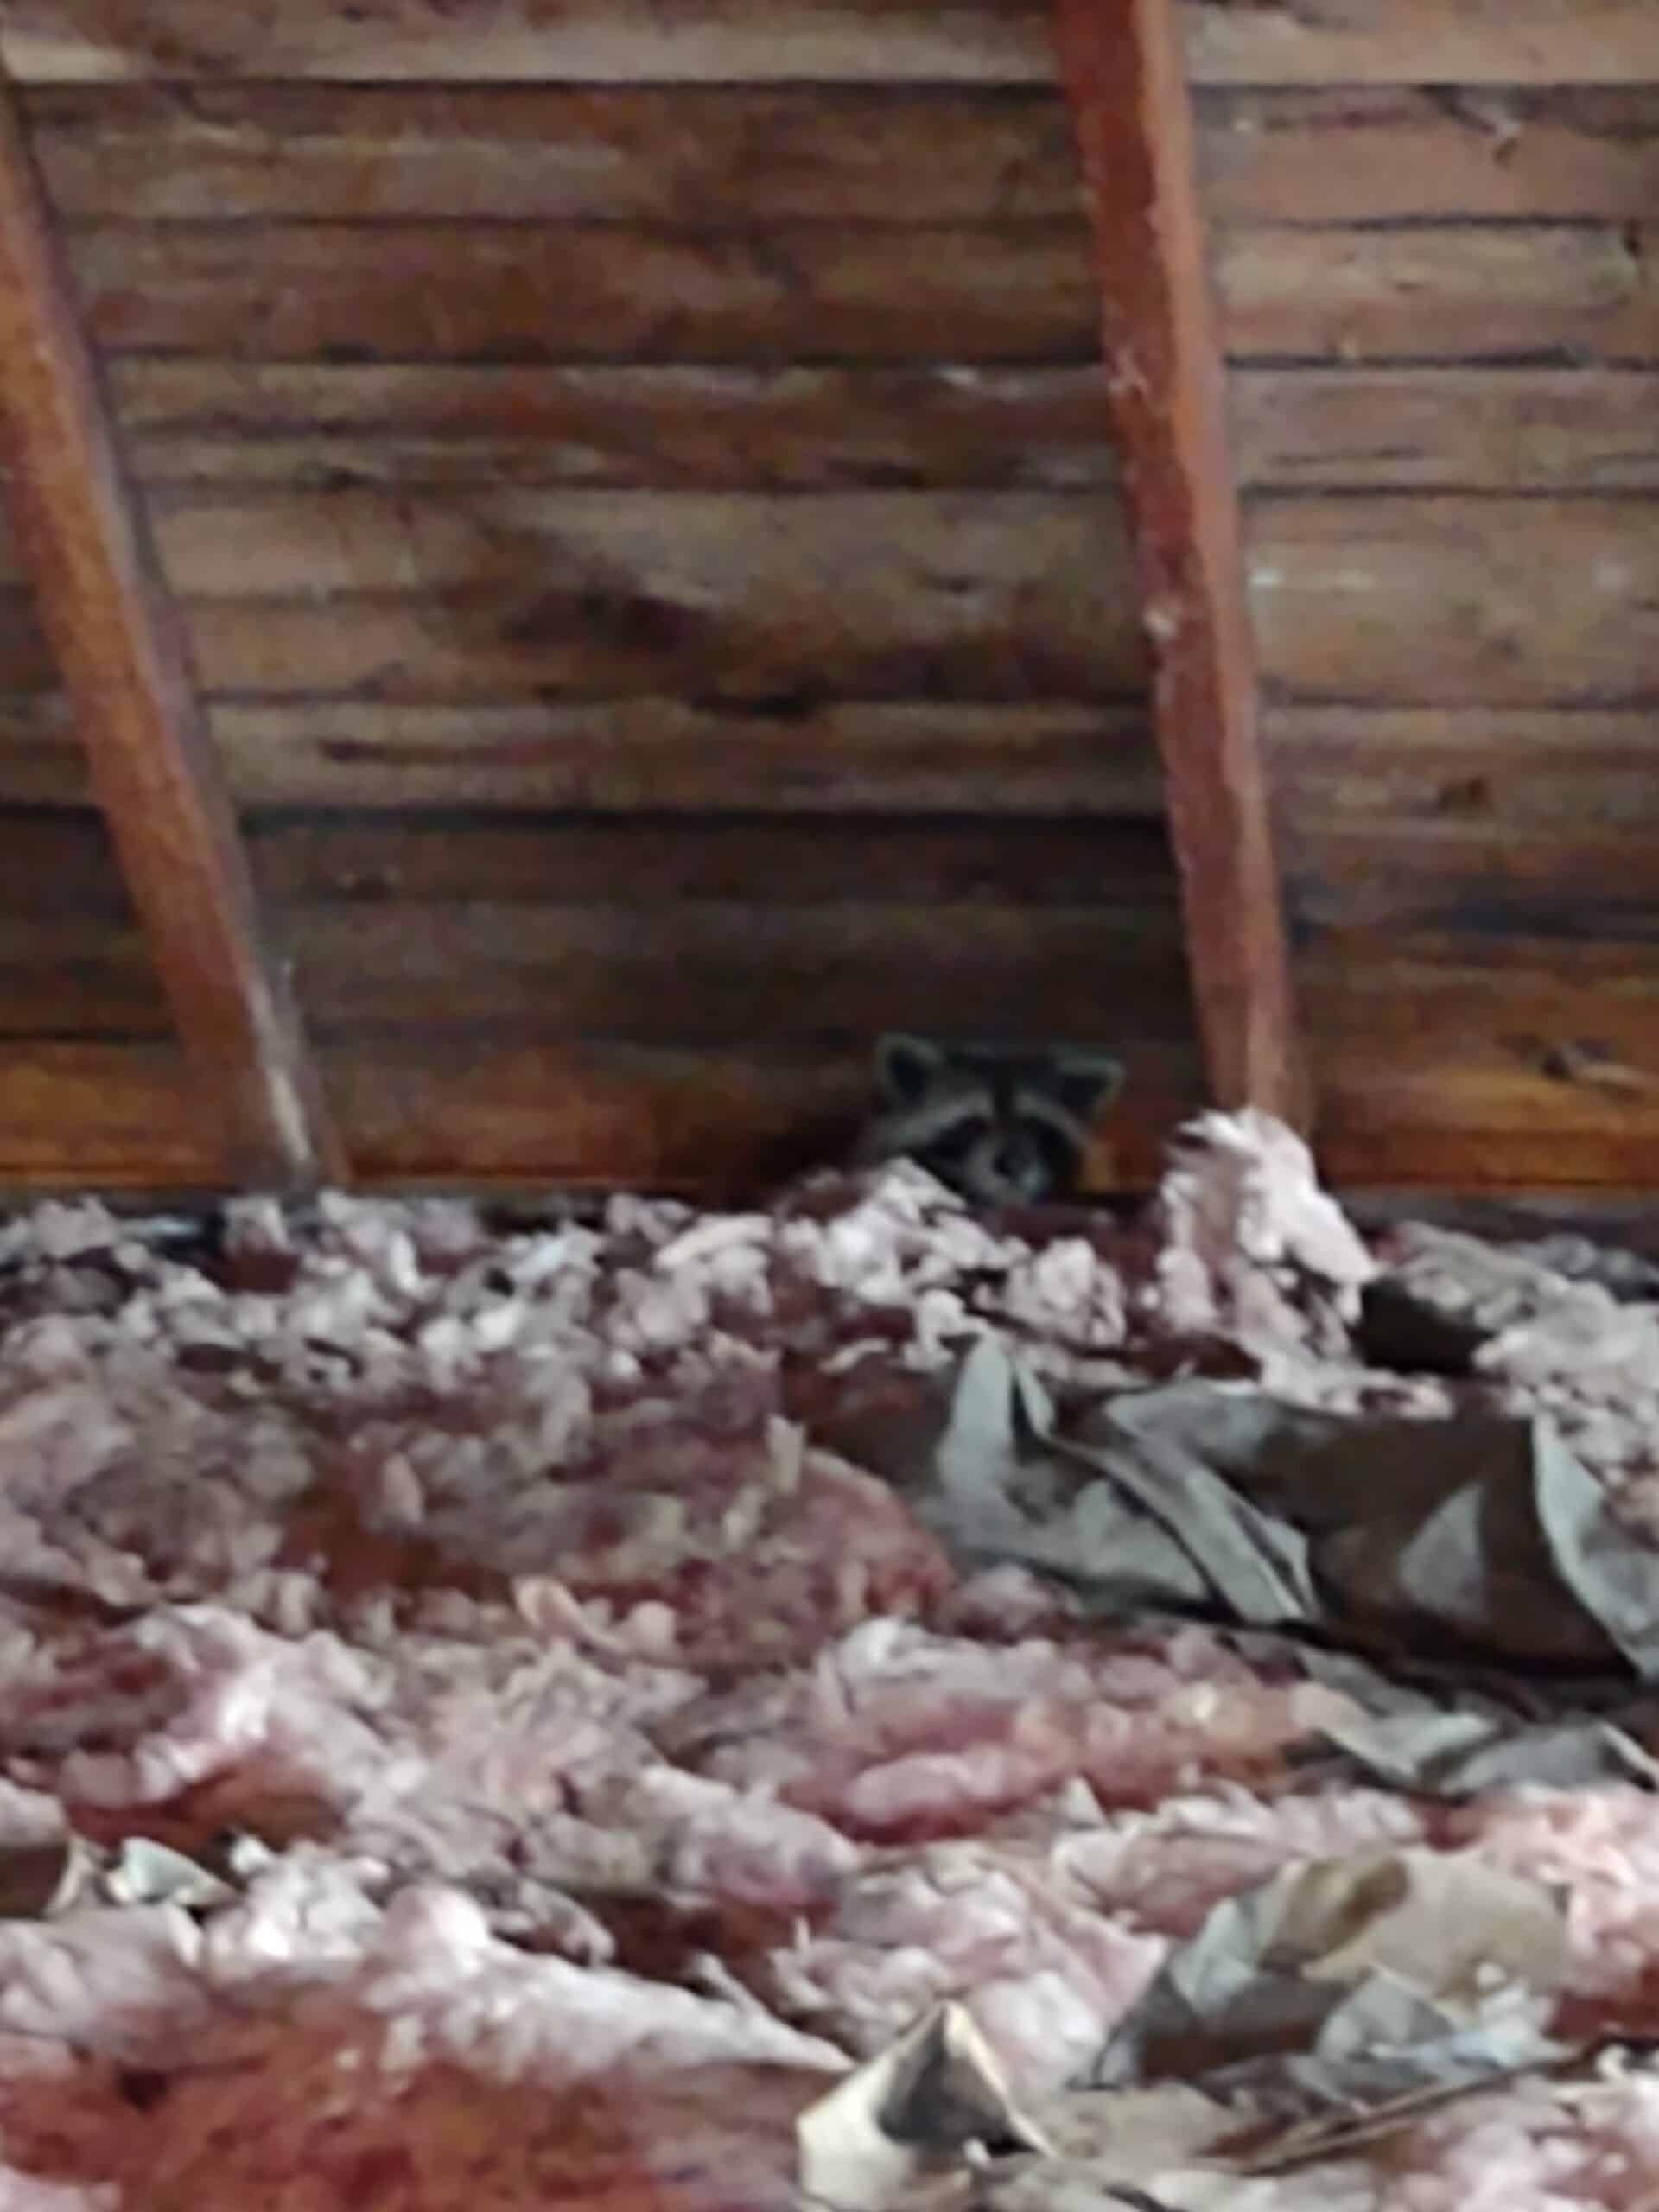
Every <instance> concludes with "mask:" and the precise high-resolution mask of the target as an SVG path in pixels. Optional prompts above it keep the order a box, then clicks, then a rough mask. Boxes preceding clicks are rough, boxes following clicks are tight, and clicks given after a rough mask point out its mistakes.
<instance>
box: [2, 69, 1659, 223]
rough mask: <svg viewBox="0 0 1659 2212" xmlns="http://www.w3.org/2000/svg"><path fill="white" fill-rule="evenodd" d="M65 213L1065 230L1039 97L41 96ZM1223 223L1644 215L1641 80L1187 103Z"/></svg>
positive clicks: (1277, 91) (1048, 109) (241, 90)
mask: <svg viewBox="0 0 1659 2212" xmlns="http://www.w3.org/2000/svg"><path fill="white" fill-rule="evenodd" d="M26 113H27V115H28V118H29V123H30V125H31V128H32V131H33V138H34V144H35V152H36V156H37V158H38V159H39V160H40V162H41V165H42V168H43V171H44V174H45V177H46V181H47V184H48V189H49V191H50V193H51V194H52V198H53V202H54V207H56V209H57V210H58V212H59V213H60V215H62V216H64V217H65V218H67V219H71V220H73V221H77V222H98V221H111V220H114V221H145V222H154V221H176V220H181V219H197V220H203V219H213V220H226V221H228V220H232V219H251V218H260V219H273V218H275V219H296V218H313V219H326V220H333V221H343V220H351V221H358V222H362V221H372V220H384V219H389V218H391V219H421V218H427V219H437V220H443V219H469V220H474V221H476V220H479V219H486V218H487V219H518V220H524V221H537V222H549V223H560V222H622V223H635V224H639V223H643V224H655V223H666V224H670V225H674V226H688V227H693V228H698V229H709V230H729V229H733V228H741V227H744V226H748V225H753V223H755V222H757V221H759V222H761V223H766V224H772V223H791V222H801V221H833V222H861V223H875V224H899V225H907V224H914V223H927V222H931V223H996V222H1003V221H1007V220H1010V219H1033V218H1044V219H1058V218H1064V217H1066V216H1071V215H1075V214H1076V213H1077V207H1078V200H1079V178H1078V174H1077V153H1076V149H1075V147H1074V145H1073V143H1072V140H1071V133H1070V130H1069V128H1068V125H1067V122H1066V117H1065V108H1064V105H1063V104H1062V101H1061V99H1060V98H1059V96H1058V92H1056V91H1054V90H1053V89H1052V88H1049V87H1047V86H1002V87H997V88H995V89H991V88H982V87H977V86H970V85H957V86H940V85H929V86H904V85H872V86H833V85H811V86H804V85H791V86H779V85H741V86H727V85H722V86H662V85H651V86H624V87H619V86H603V87H591V86H588V87H577V86H569V85H548V86H523V85H514V86H457V85H448V86H435V85H418V86H416V85H410V86H398V87H397V88H396V89H390V88H387V87H385V86H321V85H304V84H276V85H272V84H257V85H245V84H226V85H216V84H207V85H198V86H189V87H188V88H187V87H183V86H156V85H126V86H99V87H96V88H88V87H79V86H68V87H52V88H46V89H41V90H37V91H35V92H33V93H32V94H31V95H30V96H29V100H28V103H27V107H26ZM1198 119H1199V124H1200V126H1201V128H1200V136H1199V140H1198V145H1199V154H1200V162H1201V174H1202V176H1203V180H1204V184H1205V193H1206V201H1207V205H1208V207H1209V208H1210V210H1211V213H1212V215H1213V216H1214V217H1216V218H1217V219H1221V220H1224V221H1228V222H1233V223H1239V222H1275V223H1276V222H1286V223H1316V224H1331V223H1341V222H1370V223H1375V222H1381V221H1385V220H1389V219H1402V218H1425V217H1440V218H1453V217H1455V218H1460V219H1464V220H1469V219H1474V218H1478V217H1479V218H1491V217H1503V218H1506V219H1533V220H1542V219H1552V220H1555V219H1577V220H1583V219H1600V220H1603V221H1608V222H1645V221H1650V220H1651V219H1652V216H1653V209H1654V206H1655V202H1656V196H1659V92H1656V91H1655V89H1654V87H1653V86H1651V85H1625V86H1592V87H1584V86H1567V87H1559V86H1548V87H1526V86H1505V87H1503V90H1502V91H1501V92H1499V91H1495V90H1493V89H1491V88H1490V87H1488V88H1485V89H1480V88H1471V87H1467V86H1445V85H1435V86H1421V85H1415V84H1408V85H1389V86H1353V85H1344V86H1339V87H1336V88H1326V87H1319V88H1314V89H1309V88H1305V87H1289V88H1284V87H1273V88H1268V87H1253V88H1249V89H1228V90H1220V91H1212V92H1206V93H1205V94H1204V95H1203V96H1202V99H1201V105H1200V107H1199V111H1198Z"/></svg>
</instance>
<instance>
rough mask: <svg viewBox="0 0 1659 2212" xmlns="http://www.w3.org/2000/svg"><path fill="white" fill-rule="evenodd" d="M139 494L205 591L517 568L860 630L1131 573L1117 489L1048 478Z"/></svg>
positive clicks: (1114, 583)
mask: <svg viewBox="0 0 1659 2212" xmlns="http://www.w3.org/2000/svg"><path fill="white" fill-rule="evenodd" d="M149 512H150V513H151V515H152V517H153V518H154V526H155V531H156V538H157V542H158V543H159V545H160V548H161V553H162V561H163V563H165V566H166V569H167V573H168V578H169V580H170V582H172V584H173V587H174V588H175V590H176V591H178V592H180V593H181V594H184V595H186V596H188V597H191V598H194V599H199V600H200V599H227V600H236V599H244V598H283V597H302V596H303V597H308V598H315V597H319V596H321V595H323V594H328V595H331V596H332V595H334V594H377V593H378V594H385V593H392V592H395V593H399V594H408V595H410V596H415V595H417V594H424V593H431V594H435V595H436V594H442V593H444V592H453V591H472V590H479V589H486V588H499V587H501V586H505V585H510V584H512V583H514V582H518V584H519V585H520V586H521V587H522V586H523V585H524V579H525V577H526V575H529V578H530V589H529V592H528V594H527V596H529V597H531V598H532V599H534V598H537V597H539V596H540V595H542V594H546V595H547V596H549V597H550V599H551V598H554V597H556V595H557V594H558V593H559V592H560V591H561V590H569V591H584V590H592V589H594V588H600V587H601V586H602V585H603V584H605V583H606V582H610V583H611V584H612V585H613V587H614V588H618V589H626V590H630V591H633V592H643V593H649V594H652V596H653V597H654V598H655V599H656V601H658V603H659V605H660V606H661V607H662V609H663V610H664V613H665V612H666V611H667V609H668V608H669V607H671V606H673V605H675V604H679V605H683V607H687V608H688V609H690V608H696V607H707V606H717V605H724V604H727V603H728V602H731V601H734V600H735V599H737V598H738V597H739V596H740V595H741V599H742V601H743V603H744V604H746V605H747V606H748V607H751V608H752V609H753V610H754V613H755V616H756V619H757V620H760V621H764V620H766V619H767V618H766V615H765V613H763V612H761V610H760V607H756V603H755V602H756V595H757V592H758V591H760V590H765V591H766V592H767V593H768V594H771V595H772V596H773V598H774V601H775V603H777V604H780V605H786V604H790V603H791V602H793V601H796V600H798V599H807V598H810V599H812V600H814V601H817V600H820V599H823V598H825V597H827V595H829V594H834V595H835V601H836V604H837V605H838V606H839V607H842V610H843V613H842V620H843V622H844V623H845V625H846V626H848V627H849V628H850V629H854V630H856V629H857V628H858V627H860V626H861V621H862V620H863V618H862V616H861V612H860V610H861V607H862V606H863V604H864V602H865V601H867V600H868V601H871V602H874V604H875V605H877V606H880V605H885V604H887V603H888V602H890V601H893V599H895V598H899V599H903V600H909V599H911V598H912V597H914V596H915V595H916V594H918V593H922V594H925V592H926V591H927V589H928V588H930V587H931V588H934V589H936V590H937V591H938V594H939V595H940V597H941V598H942V599H944V600H952V599H954V600H955V601H958V602H961V601H968V602H969V609H968V613H967V616H966V617H965V618H964V617H963V615H962V614H961V613H959V614H958V617H957V620H958V623H961V622H963V620H964V619H965V620H967V621H969V622H971V620H972V619H973V614H974V613H975V612H976V609H977V608H978V607H982V606H983V605H985V604H986V603H988V602H992V603H994V601H995V598H996V597H997V596H998V595H999V594H1006V593H1007V592H1008V591H1009V590H1010V589H1011V588H1014V587H1016V586H1017V587H1020V588H1023V589H1024V590H1025V591H1026V592H1027V594H1031V593H1032V592H1033V588H1034V587H1038V586H1041V585H1044V584H1046V587H1047V591H1048V595H1049V598H1050V600H1051V601H1052V602H1053V604H1054V606H1055V607H1056V609H1057V610H1058V607H1060V606H1061V605H1063V604H1064V603H1065V602H1066V601H1077V600H1082V601H1086V606H1087V613H1086V615H1085V618H1084V619H1085V620H1096V621H1097V620H1100V618H1101V616H1102V614H1103V612H1104V611H1105V609H1106V608H1107V607H1109V605H1111V604H1112V603H1114V602H1115V601H1117V600H1119V599H1121V596H1122V593H1123V591H1124V589H1125V588H1126V585H1127V583H1128V568H1127V559H1128V556H1127V551H1126V548H1125V539H1124V529H1123V523H1122V517H1121V516H1120V515H1119V514H1118V512H1116V508H1115V506H1114V505H1113V503H1112V502H1111V501H1109V500H1103V499H1096V498H1093V497H1087V498H1085V497H1082V496H1070V495H1067V494H1064V493H1000V494H995V495H984V494H981V493H963V492H941V493H910V492H895V493H883V492H870V493H851V492H849V493H827V494H824V495H823V496H822V497H820V496H816V495H804V496H801V497H798V498H794V499H774V498H772V497H769V496H767V495H766V494H765V493H695V492H672V493H652V492H636V493H623V494H621V495H620V496H619V495H615V494H612V493H592V492H547V491H541V490H537V489H533V488H532V489H530V490H524V489H520V488H519V487H517V486H496V487H493V488H480V489H478V490H476V491H465V492H463V491H460V490H455V491H441V492H438V493H434V494H433V495H432V496H430V497H428V498H424V499H423V498H420V497H415V496H404V495H402V494H400V493H397V492H386V491H381V490H379V489H378V488H377V489H374V490H370V491H357V490H353V489H340V490H332V489H331V490H329V491H326V492H321V493H319V492H305V491H302V492H300V493H283V492H281V491H277V492H265V491H263V490H260V489H257V488H249V489H243V488H242V487H240V486H232V488H230V489H229V490H227V491H223V492H221V491H216V490H213V489H208V490H205V491H202V490H195V489H191V488H181V489H174V488H171V487H162V488H160V489H159V490H158V491H157V492H156V494H155V495H154V496H153V497H152V498H151V499H150V501H149ZM1091 569H1092V570H1094V571H1096V576H1094V577H1091V576H1090V575H1089V574H1088V572H1089V571H1090V570H1091ZM762 605H764V602H762ZM591 619H592V620H594V622H595V623H598V622H599V621H600V620H601V619H602V616H601V611H600V610H598V609H594V610H592V613H591ZM1038 622H1039V628H1040V626H1041V623H1042V618H1041V617H1040V616H1039V617H1038Z"/></svg>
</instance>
